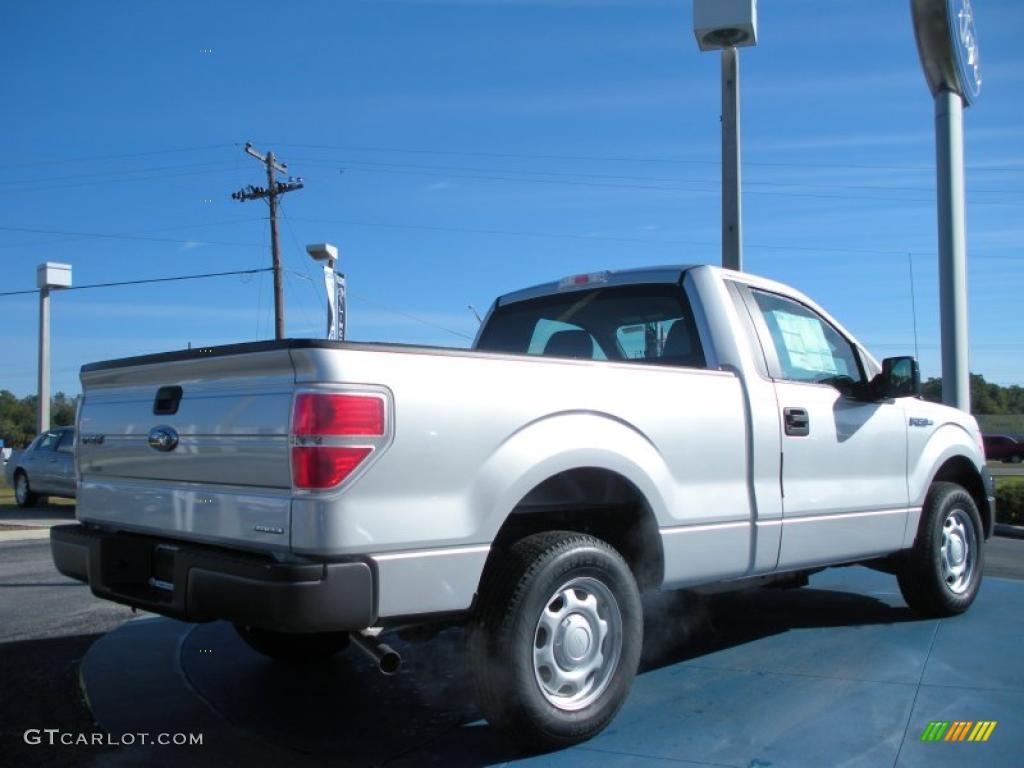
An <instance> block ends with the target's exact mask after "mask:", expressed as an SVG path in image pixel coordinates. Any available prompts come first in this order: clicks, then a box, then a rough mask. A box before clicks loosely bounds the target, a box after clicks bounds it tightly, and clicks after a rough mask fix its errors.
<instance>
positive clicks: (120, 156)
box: [5, 142, 238, 169]
mask: <svg viewBox="0 0 1024 768" xmlns="http://www.w3.org/2000/svg"><path fill="white" fill-rule="evenodd" d="M235 146H238V144H237V143H236V142H230V143H224V144H203V145H200V146H193V147H177V148H175V149H154V150H149V151H147V152H128V153H123V154H117V155H93V156H92V157H77V158H72V157H68V158H63V159H60V160H39V161H35V162H31V163H14V164H6V165H5V167H6V168H8V169H9V168H35V167H38V166H43V165H65V164H67V163H92V162H100V161H106V160H123V159H125V158H129V157H147V156H150V155H171V154H175V153H180V152H199V151H202V150H205V149H223V148H224V147H235Z"/></svg>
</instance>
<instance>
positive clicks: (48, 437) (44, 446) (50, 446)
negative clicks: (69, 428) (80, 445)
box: [36, 432, 60, 451]
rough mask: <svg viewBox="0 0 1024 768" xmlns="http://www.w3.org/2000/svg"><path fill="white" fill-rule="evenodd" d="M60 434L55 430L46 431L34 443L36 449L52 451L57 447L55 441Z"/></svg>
mask: <svg viewBox="0 0 1024 768" xmlns="http://www.w3.org/2000/svg"><path fill="white" fill-rule="evenodd" d="M59 439H60V435H59V434H58V433H57V432H47V433H46V434H45V435H44V436H43V438H42V439H41V440H40V441H39V443H38V445H36V450H37V451H54V450H56V449H57V441H58V440H59Z"/></svg>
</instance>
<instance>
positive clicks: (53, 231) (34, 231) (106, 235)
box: [0, 226, 259, 248]
mask: <svg viewBox="0 0 1024 768" xmlns="http://www.w3.org/2000/svg"><path fill="white" fill-rule="evenodd" d="M0 231H2V232H30V233H32V234H36V235H67V236H70V237H81V238H98V239H101V240H144V241H147V242H153V243H176V244H178V245H192V244H196V245H232V246H241V247H245V248H253V247H257V246H258V245H259V244H258V243H239V242H234V241H230V240H175V239H173V238H168V237H147V236H144V235H115V234H109V233H105V232H72V231H68V230H58V229H36V228H33V227H5V226H0Z"/></svg>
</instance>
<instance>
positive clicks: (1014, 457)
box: [1010, 453, 1021, 464]
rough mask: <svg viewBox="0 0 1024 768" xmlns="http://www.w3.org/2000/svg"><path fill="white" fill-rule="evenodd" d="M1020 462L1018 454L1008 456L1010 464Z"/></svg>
mask: <svg viewBox="0 0 1024 768" xmlns="http://www.w3.org/2000/svg"><path fill="white" fill-rule="evenodd" d="M1020 462H1021V457H1020V454H1017V453H1015V454H1013V456H1011V457H1010V463H1011V464H1020Z"/></svg>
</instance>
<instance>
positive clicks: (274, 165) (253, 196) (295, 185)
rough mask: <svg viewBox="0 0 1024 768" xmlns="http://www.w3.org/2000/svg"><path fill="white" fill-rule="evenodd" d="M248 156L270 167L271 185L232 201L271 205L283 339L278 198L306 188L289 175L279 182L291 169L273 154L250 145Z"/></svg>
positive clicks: (278, 334) (277, 333)
mask: <svg viewBox="0 0 1024 768" xmlns="http://www.w3.org/2000/svg"><path fill="white" fill-rule="evenodd" d="M245 153H246V154H247V155H251V156H252V157H255V158H256V159H257V160H259V161H260V162H261V163H263V164H264V165H265V166H266V167H267V186H266V187H265V188H264V187H256V186H253V185H252V184H250V185H249V186H248V187H246V188H245V189H240V190H239V191H238V192H234V193H232V195H231V199H232V200H238V201H239V202H243V203H244V202H245V201H247V200H257V199H259V198H264V197H265V198H267V201H268V202H269V204H270V248H271V253H272V256H273V266H274V338H276V339H283V338H284V285H283V283H282V280H281V246H280V244H279V243H278V239H277V196H278V195H283V194H284V193H286V192H293V191H295V190H296V189H302V186H303V185H302V179H295V180H293V179H292V178H291V177H290V176H289V177H288V181H276V180H275V179H274V171H280V172H281V173H288V166H287V165H285V164H284V163H278V162H277V160H275V159H274V153H273V152H267V154H266V155H261V154H260V153H259V152H257V151H256V150H255V149H253V147H252V144H249V143H248V142H246V145H245Z"/></svg>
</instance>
